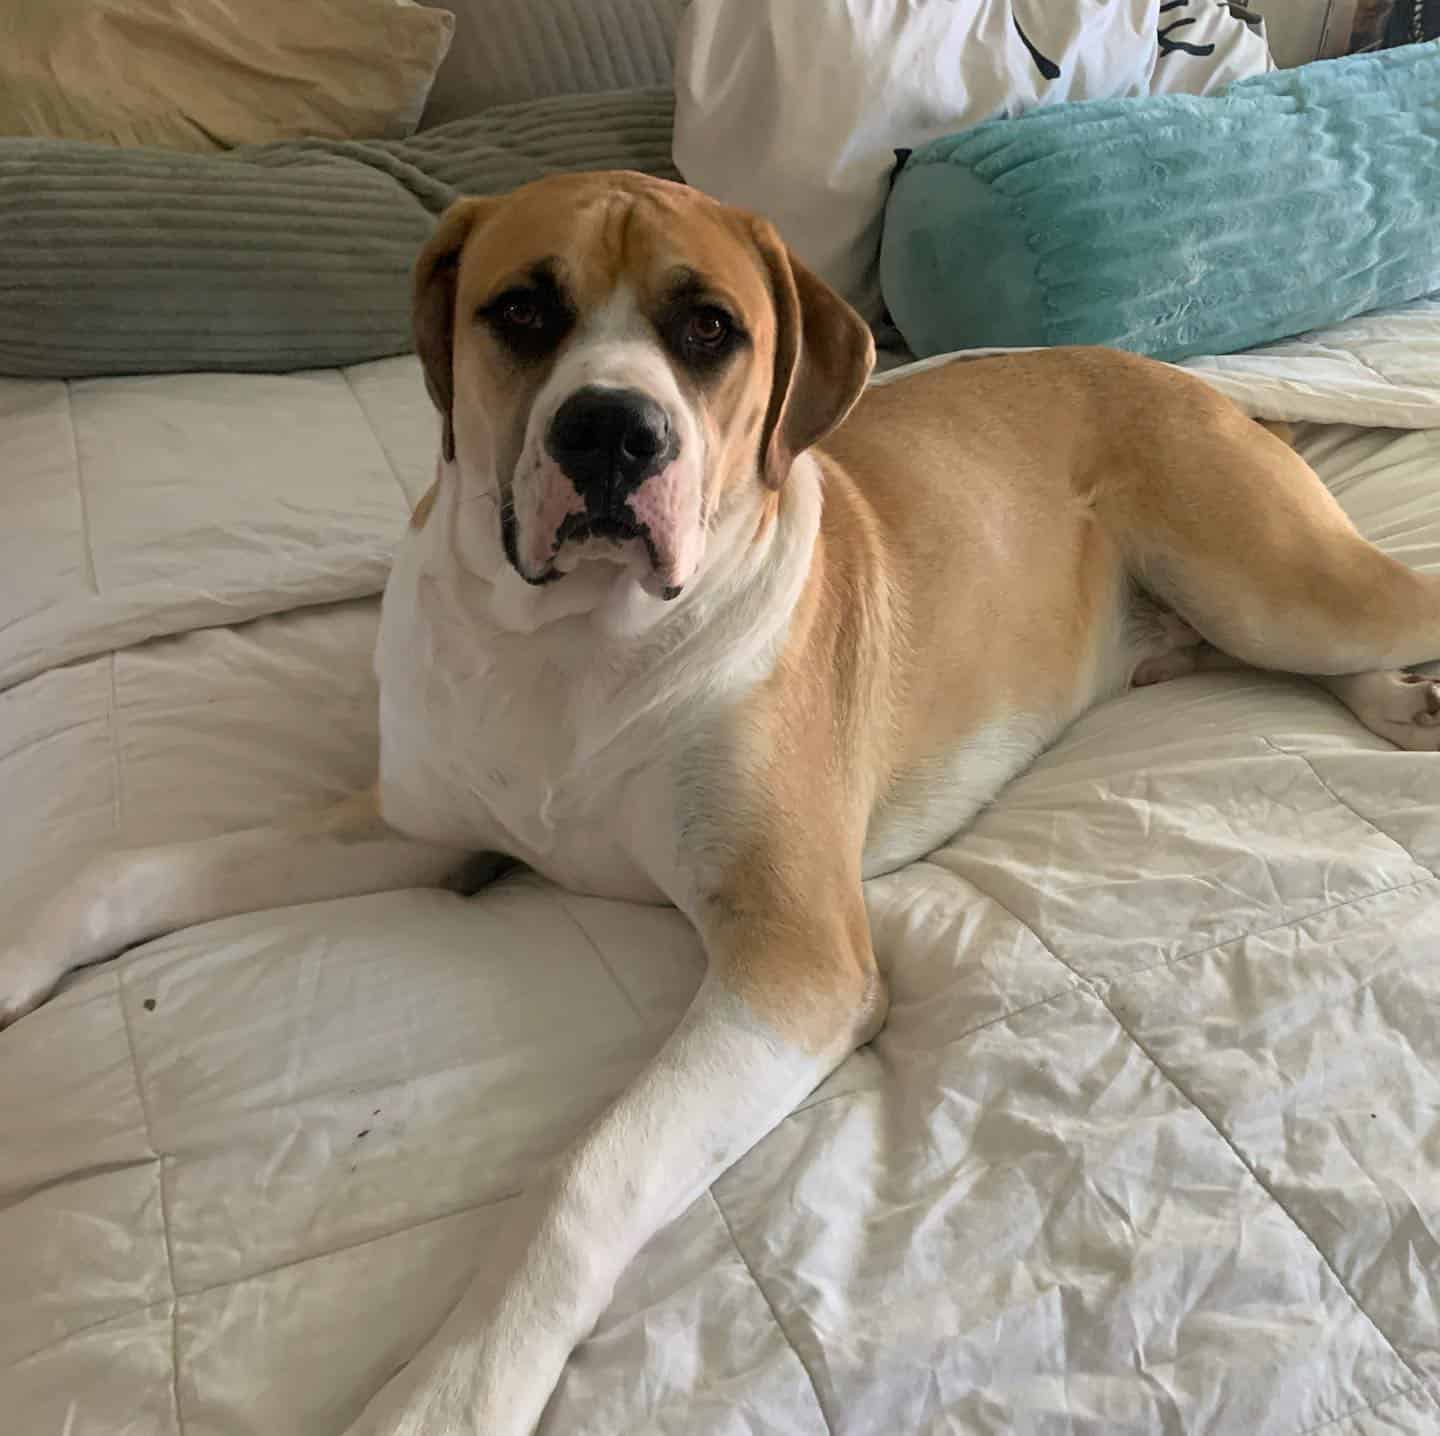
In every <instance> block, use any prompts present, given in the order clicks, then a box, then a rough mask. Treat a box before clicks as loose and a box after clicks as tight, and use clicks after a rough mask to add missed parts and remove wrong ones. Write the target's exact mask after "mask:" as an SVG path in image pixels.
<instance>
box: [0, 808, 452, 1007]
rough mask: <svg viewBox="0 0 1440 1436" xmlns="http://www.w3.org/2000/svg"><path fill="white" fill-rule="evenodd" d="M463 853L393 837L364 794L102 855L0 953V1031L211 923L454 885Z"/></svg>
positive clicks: (43, 908)
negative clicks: (83, 970)
mask: <svg viewBox="0 0 1440 1436" xmlns="http://www.w3.org/2000/svg"><path fill="white" fill-rule="evenodd" d="M467 860H468V855H467V854H466V853H464V852H460V851H458V850H456V849H454V848H442V847H436V846H434V845H433V844H430V843H422V842H416V841H414V840H412V839H410V838H406V837H402V836H401V835H400V834H399V833H397V832H395V831H394V830H393V829H391V828H390V827H388V826H387V825H386V823H385V822H384V820H383V819H382V818H381V817H380V814H379V810H378V807H377V804H376V800H375V795H374V793H373V791H367V792H364V793H360V794H357V795H356V796H354V797H352V798H349V799H347V800H346V801H345V802H343V803H339V804H336V805H334V806H332V807H329V808H326V809H324V810H322V811H320V812H318V813H307V814H304V815H302V816H300V817H298V818H295V819H293V820H291V821H289V822H286V823H280V824H276V825H275V826H274V827H266V828H252V829H249V830H247V831H244V832H238V833H226V834H224V835H223V836H221V837H217V838H206V839H203V840H202V841H200V842H194V843H177V844H173V845H170V846H164V847H152V848H137V849H132V850H129V851H120V852H116V853H112V854H108V855H106V856H105V857H102V858H99V859H97V860H96V861H94V862H92V863H90V864H89V865H88V866H86V867H85V868H84V869H83V870H82V871H81V872H80V873H79V875H78V876H77V877H76V879H75V880H74V882H72V883H70V884H69V885H68V886H67V887H66V888H65V889H64V890H63V891H61V892H60V893H59V894H58V895H57V896H56V897H55V898H54V899H53V900H52V901H50V902H49V903H47V904H46V905H45V906H44V907H42V908H41V910H40V912H39V914H38V915H37V916H36V918H35V920H34V921H33V922H32V923H31V924H30V926H29V928H28V929H27V930H26V931H25V932H24V933H23V934H21V935H20V936H19V938H18V940H14V941H12V942H11V943H10V944H8V945H0V1027H5V1026H7V1025H8V1024H9V1023H11V1022H14V1021H15V1020H16V1019H17V1018H20V1017H22V1016H24V1014H25V1013H27V1012H29V1011H31V1010H32V1009H33V1008H35V1007H38V1006H39V1005H40V1004H41V1003H42V1002H43V1001H44V1000H45V999H46V998H47V997H48V996H49V995H50V994H51V992H53V991H54V989H55V985H56V983H58V982H59V981H60V979H61V978H62V977H64V976H65V974H66V973H67V972H70V971H71V970H72V969H74V968H77V967H85V966H87V965H89V964H90V963H95V962H103V961H104V960H105V959H106V958H108V957H114V956H115V955H116V954H117V953H119V952H123V951H124V950H125V949H126V948H127V947H133V946H134V945H135V944H136V943H139V942H145V941H147V940H149V939H150V938H153V937H159V936H160V935H161V934H163V933H167V932H174V931H175V930H176V929H177V928H182V927H188V926H190V925H192V924H194V923H199V922H208V921H210V920H211V919H212V918H218V917H229V916H231V915H233V914H235V913H242V912H253V911H256V910H258V909H261V908H270V907H288V906H291V905H293V904H295V903H307V902H321V901H323V900H325V899H327V898H337V897H352V896H355V895H356V894H359V893H369V892H385V891H388V890H391V889H394V888H403V887H433V886H436V885H438V884H440V883H443V882H445V881H447V880H448V879H451V878H453V877H456V876H458V875H459V874H460V873H462V872H463V870H464V869H465V868H466V866H467Z"/></svg>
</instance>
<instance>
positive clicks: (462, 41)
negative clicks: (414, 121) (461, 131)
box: [421, 0, 685, 126]
mask: <svg viewBox="0 0 1440 1436" xmlns="http://www.w3.org/2000/svg"><path fill="white" fill-rule="evenodd" d="M425 3H426V4H433V5H443V6H444V8H445V9H446V10H450V11H453V12H454V15H455V39H454V41H453V42H452V43H451V46H450V53H449V54H448V55H447V56H446V57H445V63H444V64H443V65H441V66H440V73H439V74H438V75H437V76H436V77H435V86H434V88H433V89H432V90H431V91H430V102H429V104H428V105H427V106H426V109H425V114H424V117H423V118H422V120H421V124H422V125H425V126H430V125H443V124H447V123H448V122H449V121H451V120H458V119H462V118H463V117H464V116H466V115H473V114H476V113H478V112H479V111H481V110H485V109H488V108H489V107H490V106H492V105H509V104H518V103H520V102H521V101H523V100H537V99H541V98H543V97H545V96H547V95H578V94H591V93H593V92H595V91H597V90H630V89H640V88H643V87H646V86H652V85H669V84H670V83H671V79H672V75H673V68H674V54H675V29H676V26H677V25H678V24H679V21H680V12H681V10H682V9H683V8H684V5H685V0H425Z"/></svg>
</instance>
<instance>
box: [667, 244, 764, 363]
mask: <svg viewBox="0 0 1440 1436" xmlns="http://www.w3.org/2000/svg"><path fill="white" fill-rule="evenodd" d="M655 328H656V330H657V332H658V333H659V335H660V337H661V339H663V340H664V341H665V346H666V347H667V348H668V349H669V350H670V352H671V353H672V354H673V355H674V356H675V357H676V358H677V359H678V360H679V361H680V362H681V363H682V364H683V365H685V367H686V368H687V369H689V370H690V371H691V372H692V373H694V374H695V375H696V376H697V377H699V378H702V379H704V378H708V377H710V376H711V375H713V374H718V373H719V371H720V370H721V369H722V368H724V367H725V365H726V363H727V362H728V361H729V360H730V359H731V358H733V357H734V355H735V354H736V353H738V352H739V350H741V349H743V348H744V347H745V346H746V345H747V344H749V342H750V336H749V334H747V333H746V331H745V327H744V325H743V324H741V323H740V321H739V319H738V318H737V317H736V316H735V314H734V313H733V312H732V310H731V307H730V305H729V303H728V302H727V301H725V300H723V299H721V298H720V297H719V296H718V295H717V294H715V292H714V291H713V289H712V288H711V287H710V286H709V285H708V284H706V283H705V281H704V279H702V278H701V276H700V275H698V274H696V273H695V271H694V270H691V269H682V270H681V271H679V273H678V274H677V276H676V281H675V283H674V284H672V285H671V287H670V289H669V290H668V291H667V292H666V295H665V298H664V299H663V300H662V301H661V304H660V308H659V310H658V311H657V312H656V316H655Z"/></svg>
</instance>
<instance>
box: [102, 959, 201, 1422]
mask: <svg viewBox="0 0 1440 1436" xmlns="http://www.w3.org/2000/svg"><path fill="white" fill-rule="evenodd" d="M115 1000H116V1001H117V1002H118V1003H119V1006H120V1022H121V1025H122V1026H123V1027H124V1028H125V1042H126V1044H127V1045H128V1047H129V1049H130V1072H131V1075H132V1076H133V1077H134V1078H135V1096H136V1098H137V1099H138V1101H139V1103H140V1116H141V1117H142V1118H143V1120H144V1122H145V1143H146V1145H147V1146H148V1147H149V1148H150V1152H151V1155H152V1156H153V1157H154V1158H155V1163H156V1173H157V1180H158V1181H159V1185H160V1235H161V1236H162V1237H164V1239H165V1272H166V1275H167V1276H168V1277H169V1278H170V1401H171V1404H172V1406H173V1407H174V1410H175V1429H176V1431H178V1432H179V1433H180V1436H185V1415H184V1413H183V1412H182V1411H181V1410H180V1290H179V1288H178V1287H177V1286H176V1285H175V1249H174V1247H173V1245H172V1244H171V1240H170V1202H169V1199H168V1198H167V1197H166V1195H165V1158H164V1157H163V1156H161V1154H160V1152H159V1150H158V1149H157V1147H156V1146H155V1127H154V1124H153V1123H152V1122H151V1120H150V1103H149V1102H148V1101H147V1100H146V1097H145V1083H144V1082H143V1081H142V1080H141V1077H140V1059H139V1057H138V1056H137V1054H136V1051H135V1033H134V1030H133V1029H132V1028H131V1026H130V1011H129V1008H128V1007H126V1005H125V969H124V967H123V966H121V967H117V968H116V969H115Z"/></svg>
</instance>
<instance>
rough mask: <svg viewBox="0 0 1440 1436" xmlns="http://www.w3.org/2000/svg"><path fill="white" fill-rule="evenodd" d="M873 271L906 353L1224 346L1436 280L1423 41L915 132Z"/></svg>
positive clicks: (1439, 233) (1178, 351) (1430, 53)
mask: <svg viewBox="0 0 1440 1436" xmlns="http://www.w3.org/2000/svg"><path fill="white" fill-rule="evenodd" d="M880 274H881V284H882V287H883V290H884V295H885V300H886V304H887V305H888V307H889V310H890V313H891V316H892V317H893V319H894V321H895V323H896V325H897V327H898V328H899V330H900V332H901V334H902V335H903V336H904V338H905V341H906V343H907V344H908V345H909V346H910V348H911V349H912V350H914V352H915V353H916V354H917V355H921V356H926V355H931V354H941V353H945V352H948V351H949V350H953V349H969V348H980V347H985V346H990V345H994V346H1024V345H1053V344H1108V345H1112V346H1115V347H1117V348H1122V349H1132V350H1135V351H1137V352H1139V353H1143V354H1151V355H1154V356H1156V357H1158V358H1161V359H1183V358H1186V357H1188V356H1189V355H1192V354H1216V353H1228V352H1232V351H1234V350H1238V349H1244V348H1247V347H1249V346H1250V345H1254V344H1261V343H1265V342H1266V341H1269V340H1274V339H1279V338H1282V337H1284V336H1285V335H1289V334H1298V333H1302V332H1303V331H1305V330H1307V329H1313V328H1317V327H1319V326H1321V325H1324V324H1330V323H1334V322H1336V321H1338V320H1341V319H1345V318H1348V317H1349V316H1351V315H1354V314H1360V313H1363V312H1364V311H1366V310H1370V309H1375V308H1379V307H1381V306H1383V305H1387V304H1399V303H1403V302H1404V301H1406V300H1409V299H1414V298H1417V297H1418V296H1420V295H1422V294H1428V293H1431V292H1432V291H1435V290H1440V43H1436V44H1427V45H1413V46H1407V47H1405V48H1403V49H1398V50H1389V51H1385V52H1383V53H1381V54H1373V55H1356V56H1351V57H1349V58H1346V59H1343V60H1333V61H1328V62H1324V63H1320V64H1314V65H1307V66H1305V67H1304V68H1302V69H1299V70H1285V71H1276V72H1274V73H1272V74H1269V75H1264V76H1260V77H1257V78H1255V79H1252V80H1244V81H1242V82H1241V83H1239V84H1237V85H1233V86H1232V87H1231V88H1230V89H1229V90H1227V91H1226V92H1225V93H1224V94H1223V95H1219V96H1212V97H1208V98H1191V97H1188V96H1165V97H1157V98H1154V99H1140V100H1106V101H1099V102H1090V103H1081V104H1073V105H1058V106H1055V107H1053V108H1051V109H1043V110H1035V111H1031V112H1030V113H1029V114H1027V115H1024V116H1021V117H1020V118H1019V119H1014V120H997V121H993V122H991V123H989V124H985V125H980V126H978V127H977V128H975V129H973V130H969V131H966V132H965V133H963V134H960V135H955V136H953V137H951V138H948V139H944V140H937V141H935V142H933V143H931V144H928V145H926V146H925V147H924V148H923V149H919V150H916V151H915V153H914V154H912V155H911V156H910V158H909V159H908V161H907V162H906V163H905V165H904V168H903V169H902V170H901V172H900V174H899V176H898V178H897V179H896V182H895V185H894V188H893V190H892V192H891V196H890V202H889V206H888V208H887V211H886V217H885V233H884V242H883V246H882V250H881V260H880Z"/></svg>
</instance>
